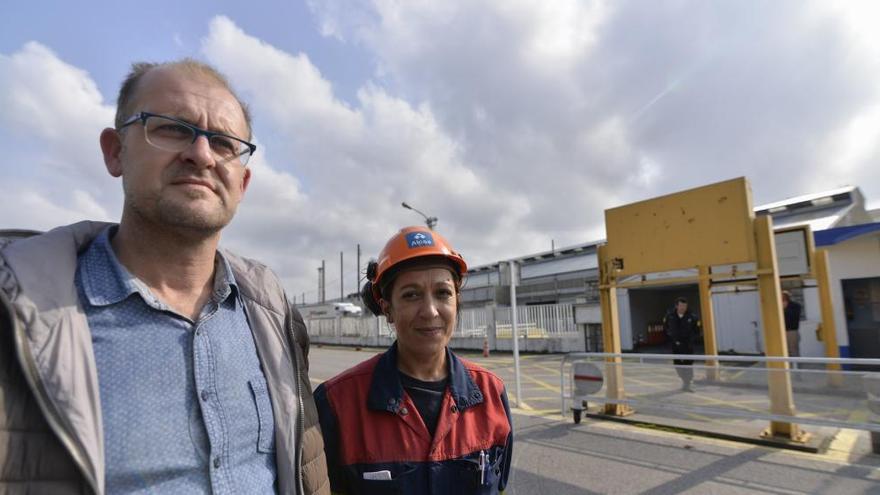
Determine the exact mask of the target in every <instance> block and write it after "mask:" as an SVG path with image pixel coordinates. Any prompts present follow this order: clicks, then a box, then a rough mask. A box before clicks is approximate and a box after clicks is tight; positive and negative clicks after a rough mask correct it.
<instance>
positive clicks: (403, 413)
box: [400, 406, 409, 416]
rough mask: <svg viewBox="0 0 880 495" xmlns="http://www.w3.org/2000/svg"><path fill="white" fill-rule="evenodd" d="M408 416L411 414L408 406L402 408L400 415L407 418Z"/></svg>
mask: <svg viewBox="0 0 880 495" xmlns="http://www.w3.org/2000/svg"><path fill="white" fill-rule="evenodd" d="M407 414H409V411H408V410H407V409H406V406H404V407H401V408H400V415H401V416H406V415H407Z"/></svg>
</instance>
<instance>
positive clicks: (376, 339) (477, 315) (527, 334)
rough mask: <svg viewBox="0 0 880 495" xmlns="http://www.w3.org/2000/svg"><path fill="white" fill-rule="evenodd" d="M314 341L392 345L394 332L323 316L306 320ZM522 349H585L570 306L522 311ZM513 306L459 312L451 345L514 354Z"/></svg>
mask: <svg viewBox="0 0 880 495" xmlns="http://www.w3.org/2000/svg"><path fill="white" fill-rule="evenodd" d="M306 326H307V328H308V331H309V336H310V337H311V339H312V341H313V342H316V343H324V344H342V345H379V346H384V345H388V344H390V343H391V342H392V341H393V339H394V330H393V328H392V326H390V325H388V323H387V321H386V320H385V318H384V317H378V318H377V317H375V316H372V315H370V316H342V315H339V316H318V317H311V318H307V319H306ZM517 327H518V328H519V335H520V339H524V340H526V341H528V343H527V344H524V345H523V346H522V347H521V349H523V350H529V351H535V352H565V351H572V350H581V349H584V348H585V347H584V343H583V340H584V338H585V336H584V332H582V331H579V330H578V327H577V325H576V324H575V321H574V307H573V306H572V305H571V304H546V305H539V306H519V307H517ZM511 337H512V332H511V323H510V308H509V307H484V308H467V309H463V310H461V311H459V314H458V323H457V324H456V327H455V333H454V334H453V342H452V344H451V345H452V346H453V347H454V348H458V349H481V348H482V347H483V345H484V341H486V340H488V341H489V343H490V346H491V348H492V350H510V347H511V343H512V339H511Z"/></svg>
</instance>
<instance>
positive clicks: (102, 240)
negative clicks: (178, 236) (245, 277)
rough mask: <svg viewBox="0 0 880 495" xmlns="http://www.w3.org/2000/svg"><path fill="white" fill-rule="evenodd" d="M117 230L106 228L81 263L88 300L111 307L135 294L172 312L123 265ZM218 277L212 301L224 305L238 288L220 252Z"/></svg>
mask: <svg viewBox="0 0 880 495" xmlns="http://www.w3.org/2000/svg"><path fill="white" fill-rule="evenodd" d="M117 227H118V226H117V225H111V226H108V227H107V228H105V229H104V230H103V231H102V232H101V233H100V234H98V236H97V237H96V238H95V240H94V241H92V243H91V244H90V245H89V247H88V248H86V249H85V251H83V252H82V255H81V257H80V258H79V260H78V261H77V265H78V267H79V270H80V275H81V278H82V287H83V294H84V296H85V299H86V301H87V302H88V303H89V304H90V305H92V306H109V305H112V304H116V303H118V302H120V301H122V300H124V299H126V298H128V296H130V295H132V294H139V295H140V297H141V298H142V299H143V300H144V302H145V303H146V304H147V305H148V306H150V307H152V308H153V309H156V310H159V311H170V310H171V308H170V307H168V306H167V305H166V304H165V303H164V302H162V301H161V300H159V299H158V298H157V297H156V296H155V295H154V294H153V292H152V291H151V290H150V288H149V287H147V285H146V284H145V283H144V282H142V281H141V280H140V279H138V278H137V277H135V276H134V275H132V273H131V272H129V271H128V269H126V268H125V266H123V265H122V263H120V262H119V259H118V258H117V257H116V253H115V252H114V251H113V247H112V246H111V244H110V240H111V238H112V237H113V236H114V235H116V230H117ZM214 274H215V275H214V282H213V283H214V287H213V289H214V290H213V293H212V299H213V300H214V301H216V302H218V303H220V302H222V301H225V300H226V299H227V298H228V297H229V296H230V295H234V292H235V289H236V284H235V276H234V275H233V273H232V268H231V267H230V266H229V262H228V261H227V260H226V258H225V257H224V256H223V254H222V253H221V252H220V251H217V253H216V255H215V257H214ZM234 301H235V299H234V298H233V302H234Z"/></svg>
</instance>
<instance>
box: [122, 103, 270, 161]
mask: <svg viewBox="0 0 880 495" xmlns="http://www.w3.org/2000/svg"><path fill="white" fill-rule="evenodd" d="M150 117H159V118H163V119H168V120H172V121H174V122H177V123H178V124H180V125H182V126H184V127H186V128H188V129H190V130H192V131H193V140H192V141H191V142H190V144H193V143H195V142H196V140H197V139H198V138H199V136H205V139H207V140H208V142H210V141H211V138H212V137H214V136H222V137H225V138H229V139H234V140H235V141H238V142H239V143H242V144H244V145H245V146H247V147H248V150H247V151H242V152H241V153H239V154H238V155H237V156H239V157H240V156H244V155H245V153H248V154H249V155H250V156H253V154H254V153H255V152H256V151H257V145H256V144H253V143H250V142H247V141H245V140H244V139H240V138H237V137H235V136H230V135H229V134H224V133H222V132H214V131H209V130H207V129H202V128H201V127H197V126H194V125H192V124H190V123H189V122H187V121H185V120H180V119H176V118H174V117H169V116H167V115H161V114H158V113H150V112H138V113H136V114H134V115H132V116H131V117H130V118H129V119H128V120H126V121H125V122H124V123H123V124H122V125H121V126H119V129H118V130H120V131H121V130H122V129H125V128H126V127H128V126H130V125H132V124H134V123H135V122H138V121H140V123H141V125H142V126H144V128H146V126H147V119H149V118H150ZM250 156H249V157H248V159H247V160H246V161H245V164H243V165H245V166H246V163H247V161H250Z"/></svg>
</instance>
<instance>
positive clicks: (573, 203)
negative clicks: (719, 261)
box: [0, 0, 880, 299]
mask: <svg viewBox="0 0 880 495" xmlns="http://www.w3.org/2000/svg"><path fill="white" fill-rule="evenodd" d="M310 6H311V8H312V10H313V11H314V12H315V15H316V17H317V18H318V22H317V25H318V26H319V28H318V29H320V31H321V33H322V34H324V35H325V36H326V37H327V39H328V41H327V42H328V43H337V44H340V46H343V47H344V46H345V45H346V44H352V45H357V50H358V51H359V52H364V53H367V54H369V56H370V58H371V60H375V63H376V64H377V65H376V67H375V74H374V77H373V78H372V79H371V80H369V81H365V82H363V84H362V85H361V87H360V89H359V91H357V97H356V99H354V101H352V102H350V103H349V102H346V101H344V100H342V99H341V98H340V97H339V95H338V92H337V90H336V87H335V84H336V83H337V81H331V80H329V79H328V78H327V77H326V76H325V75H324V74H322V72H321V70H320V69H319V67H318V66H316V65H315V63H313V61H312V60H311V59H310V58H309V56H308V55H307V54H306V53H291V52H288V51H285V50H283V49H281V48H279V47H278V46H273V45H271V44H269V43H267V42H266V41H264V39H263V38H261V33H259V32H245V31H244V30H243V29H241V28H240V27H239V26H238V25H236V24H235V23H234V22H233V21H232V20H230V19H228V18H226V17H217V18H214V19H213V20H211V21H210V23H209V29H208V34H207V35H206V36H205V37H204V38H203V39H202V42H201V49H202V53H203V54H204V56H205V57H206V58H207V59H208V61H210V62H212V63H214V64H215V65H217V66H218V67H219V68H220V69H221V71H223V72H225V73H226V74H228V75H229V77H230V80H231V81H232V83H233V85H234V86H235V87H236V88H237V89H238V90H239V91H240V92H241V94H242V95H243V97H244V99H245V100H247V101H249V103H250V104H251V107H252V109H253V113H254V115H255V130H256V138H257V140H258V141H259V142H258V145H259V150H258V153H257V156H256V157H255V158H254V159H253V160H252V163H251V166H252V169H253V174H254V177H253V181H252V184H251V188H250V189H249V191H248V194H247V195H246V198H245V202H244V203H243V204H242V207H241V209H240V212H239V215H238V217H237V218H236V220H235V221H234V223H233V225H232V226H231V228H230V229H229V232H228V234H227V235H226V236H225V239H224V242H225V243H226V244H227V245H229V246H230V247H233V248H235V249H236V250H238V251H240V252H242V254H245V255H248V256H253V257H255V258H258V259H261V260H263V261H265V262H267V263H268V264H269V265H270V266H272V267H273V268H275V269H276V271H278V272H279V273H280V274H281V276H282V278H283V279H284V281H285V284H286V285H287V286H288V287H289V288H290V289H291V292H293V293H295V294H296V295H298V294H300V293H301V292H303V291H306V292H309V294H308V298H309V299H313V298H314V292H315V290H314V287H315V285H316V283H315V276H316V273H317V272H316V267H317V266H319V264H320V260H321V259H325V260H326V261H327V266H328V288H327V292H328V295H329V296H335V295H336V294H338V290H339V289H338V252H339V251H340V250H344V251H345V262H346V267H347V268H346V270H347V272H348V274H347V275H346V281H345V287H346V292H353V291H354V289H355V287H354V281H355V275H354V265H353V261H354V246H355V244H357V243H360V244H361V245H362V248H363V253H364V255H363V259H364V260H366V258H368V257H370V256H375V254H376V253H377V252H378V250H379V249H380V248H381V245H382V243H383V242H384V241H385V239H387V237H388V236H389V235H390V234H391V233H392V232H393V231H394V230H396V229H397V228H398V227H401V226H403V225H406V224H416V223H419V218H418V217H417V216H415V214H414V213H412V212H409V211H406V210H404V209H402V208H401V207H400V202H401V201H404V200H405V201H408V202H410V203H412V204H413V205H414V206H416V207H417V208H419V209H422V210H423V211H425V212H427V213H429V214H431V215H436V216H438V217H440V224H439V228H440V230H441V232H443V233H444V234H445V235H446V236H447V237H449V238H450V239H451V240H452V241H453V243H454V244H455V245H456V247H457V248H458V249H459V250H460V251H462V252H463V253H464V254H465V255H466V257H467V258H468V260H469V261H470V262H472V263H483V262H489V261H494V260H498V259H503V258H505V257H509V256H514V255H521V254H525V253H529V252H533V251H537V250H543V249H547V248H548V247H549V245H550V239H554V240H555V241H556V244H557V245H570V244H574V243H577V242H583V241H587V240H593V239H596V238H598V237H601V236H602V218H603V214H602V212H603V210H604V209H605V208H608V207H612V206H616V205H619V204H622V203H625V202H629V201H634V200H639V199H644V198H647V197H651V196H656V195H659V194H665V193H669V192H672V191H675V190H680V189H684V188H688V187H692V186H696V185H700V184H705V183H707V182H713V181H717V180H723V179H727V178H730V177H734V176H739V175H746V176H748V177H750V179H751V180H752V186H753V189H754V191H755V200H756V202H758V203H763V202H768V201H773V200H777V199H780V198H784V197H790V196H796V195H800V194H803V193H806V192H812V191H815V190H819V189H824V188H826V187H833V186H834V185H837V184H842V183H854V184H858V185H860V186H861V187H862V189H863V191H864V192H865V193H866V196H867V198H868V200H869V202H871V201H874V202H876V200H874V199H872V198H876V197H878V196H880V186H878V184H880V172H878V170H880V167H877V166H876V165H877V163H878V159H880V147H878V145H877V144H876V143H878V142H880V141H878V137H880V110H878V109H880V84H878V81H880V57H878V56H877V53H878V50H877V48H878V46H880V37H878V36H877V35H876V33H877V32H878V31H877V30H876V29H875V28H874V26H877V25H880V18H878V17H880V12H878V9H877V8H876V7H875V6H874V3H873V2H863V3H859V2H847V3H846V4H845V5H844V4H840V5H831V4H828V3H827V2H822V1H819V0H816V1H809V2H803V1H801V0H780V1H778V2H754V3H748V4H742V3H741V2H730V3H723V4H719V3H706V2H702V1H699V0H691V1H681V2H673V3H657V2H653V3H652V2H634V1H622V2H621V1H619V2H607V1H605V0H586V1H583V0H565V1H560V2H543V3H542V2H526V1H510V0H476V1H471V0H469V1H463V0H449V1H444V2H432V1H409V2H398V1H393V0H374V1H372V2H350V1H342V0H326V1H321V2H311V3H310ZM346 83H349V84H350V81H347V82H346ZM110 99H111V98H109V97H108V96H107V95H105V96H104V97H102V96H101V95H100V94H99V92H98V91H97V89H96V87H95V84H94V83H93V82H92V80H91V79H90V77H89V75H88V74H87V73H86V72H85V71H83V70H82V69H79V68H76V67H72V66H70V65H69V64H67V63H65V62H63V61H61V60H60V59H59V58H58V57H57V56H56V55H54V54H53V53H52V52H51V51H50V50H49V49H48V48H46V47H44V46H42V45H40V44H38V43H29V44H27V45H25V46H24V47H23V48H22V49H21V50H19V51H18V52H16V53H13V54H11V55H4V54H0V107H2V108H4V110H5V111H4V112H3V113H2V114H0V145H2V146H3V147H4V149H7V150H9V156H8V157H7V158H8V159H7V160H6V163H7V164H8V165H4V168H3V173H4V178H5V179H8V182H7V183H9V184H13V185H14V186H13V188H14V189H15V194H13V195H7V196H5V197H4V199H3V200H2V201H3V202H2V203H0V206H2V209H0V223H2V224H4V225H10V226H12V225H15V226H21V227H28V226H39V227H43V226H46V227H48V226H49V225H50V224H54V223H62V222H63V221H68V220H70V219H75V218H79V217H82V216H86V215H88V216H95V217H107V216H108V215H109V216H110V217H111V218H116V217H118V211H119V208H118V204H119V196H120V195H119V190H120V186H119V184H118V183H117V182H115V181H113V180H111V179H110V178H109V177H108V176H107V174H106V172H105V171H104V170H103V166H102V164H101V158H100V153H99V150H98V145H97V136H98V133H99V132H100V129H101V128H102V127H103V126H105V125H108V124H109V123H110V121H111V120H112V114H113V107H112V105H107V104H105V103H104V102H105V101H109V100H110ZM7 109H8V110H7ZM13 164H14V165H13ZM16 204H26V205H28V209H27V210H28V211H27V212H24V211H23V210H21V209H19V210H15V209H14V208H13V207H14V205H16ZM53 219H57V221H55V222H53V221H52V220H53ZM21 222H24V223H25V224H23V223H21ZM27 223H30V224H33V225H27Z"/></svg>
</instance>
